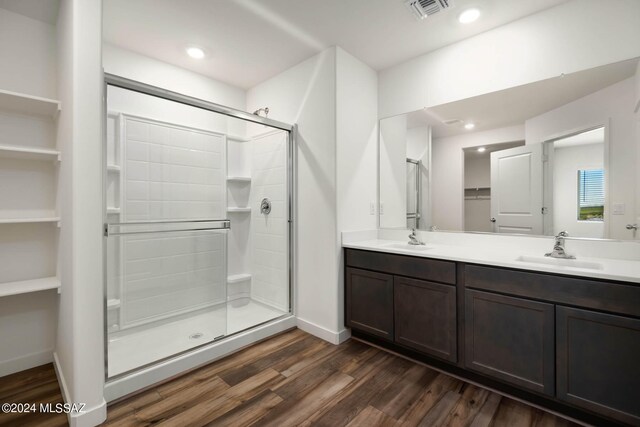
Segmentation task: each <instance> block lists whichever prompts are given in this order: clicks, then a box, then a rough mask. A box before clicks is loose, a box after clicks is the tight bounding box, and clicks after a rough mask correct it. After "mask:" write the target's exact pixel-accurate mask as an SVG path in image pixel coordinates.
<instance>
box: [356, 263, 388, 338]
mask: <svg viewBox="0 0 640 427" xmlns="http://www.w3.org/2000/svg"><path fill="white" fill-rule="evenodd" d="M345 299H346V303H347V305H346V308H347V310H346V323H347V326H349V327H350V328H355V329H360V330H362V331H363V332H367V333H369V334H372V335H375V336H378V337H381V338H384V339H386V340H389V341H393V276H391V275H389V274H383V273H377V272H374V271H367V270H361V269H358V268H347V277H346V298H345Z"/></svg>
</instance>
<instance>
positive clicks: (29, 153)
mask: <svg viewBox="0 0 640 427" xmlns="http://www.w3.org/2000/svg"><path fill="white" fill-rule="evenodd" d="M0 157H6V158H10V159H27V160H49V161H58V162H59V161H60V151H58V150H48V149H45V148H31V147H24V146H22V147H20V146H16V145H0Z"/></svg>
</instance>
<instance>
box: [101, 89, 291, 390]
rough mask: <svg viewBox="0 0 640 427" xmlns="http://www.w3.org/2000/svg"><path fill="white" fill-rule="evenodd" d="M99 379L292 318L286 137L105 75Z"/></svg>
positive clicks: (264, 122) (278, 126)
mask: <svg viewBox="0 0 640 427" xmlns="http://www.w3.org/2000/svg"><path fill="white" fill-rule="evenodd" d="M106 95H107V97H106V98H107V99H106V111H107V117H106V137H105V147H104V150H105V152H104V153H105V155H104V159H105V164H104V183H105V188H104V206H105V210H104V236H105V237H104V246H105V313H106V315H105V336H106V342H105V349H106V353H107V354H106V361H107V366H106V376H107V379H108V380H110V379H114V378H121V377H123V376H126V375H128V374H131V373H135V372H136V371H139V370H140V369H142V368H145V367H149V366H152V365H154V364H157V363H158V362H161V361H162V362H166V361H167V360H170V359H171V358H174V357H176V356H178V355H181V356H183V355H184V354H188V352H189V351H193V350H194V349H196V348H200V347H202V346H207V345H211V344H212V343H214V342H216V341H219V340H223V341H224V340H225V338H228V337H231V336H233V335H235V334H239V333H241V332H243V331H248V330H251V328H254V327H256V326H257V325H264V324H266V323H268V322H272V321H274V320H275V319H279V318H282V317H283V316H290V315H291V309H292V307H291V272H290V269H291V265H292V263H291V244H290V242H291V224H292V221H291V216H292V208H291V203H292V171H293V146H292V144H293V135H292V131H293V128H292V126H290V125H287V124H284V123H279V122H277V121H274V120H269V119H266V118H264V117H258V116H255V115H251V114H248V113H244V112H241V111H237V110H233V109H230V108H226V107H223V106H220V105H216V104H211V103H208V102H205V101H201V100H198V99H195V98H191V97H187V96H184V95H180V94H177V93H173V92H168V91H165V90H162V89H159V88H155V87H152V86H148V85H144V84H141V83H138V82H133V81H130V80H127V79H123V78H120V77H117V76H107V77H106Z"/></svg>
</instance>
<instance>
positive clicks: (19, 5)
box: [0, 0, 60, 25]
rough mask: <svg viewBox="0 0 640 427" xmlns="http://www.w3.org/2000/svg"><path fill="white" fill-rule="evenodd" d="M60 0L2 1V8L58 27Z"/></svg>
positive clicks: (0, 5)
mask: <svg viewBox="0 0 640 427" xmlns="http://www.w3.org/2000/svg"><path fill="white" fill-rule="evenodd" d="M59 7H60V0H0V8H2V9H7V10H9V11H11V12H14V13H18V14H20V15H24V16H27V17H29V18H31V19H36V20H38V21H42V22H46V23H47V24H51V25H56V21H57V20H58V8H59Z"/></svg>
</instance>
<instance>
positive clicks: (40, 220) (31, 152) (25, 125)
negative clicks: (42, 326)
mask: <svg viewBox="0 0 640 427" xmlns="http://www.w3.org/2000/svg"><path fill="white" fill-rule="evenodd" d="M0 111H2V113H3V114H7V115H9V116H12V115H13V116H15V117H16V118H18V117H19V120H16V121H8V122H7V123H11V124H8V125H7V126H8V128H7V129H4V128H0V171H1V172H3V183H4V184H6V186H4V187H3V188H0V248H1V249H2V251H3V254H4V255H3V257H6V259H3V262H6V263H8V264H9V265H12V269H11V273H9V274H7V275H6V276H0V297H6V296H10V295H19V294H25V293H30V292H39V291H44V290H49V289H57V290H58V291H59V290H60V280H59V279H58V278H57V277H56V276H55V275H56V271H55V265H56V264H57V251H56V245H55V243H54V242H55V241H56V239H57V236H56V233H57V232H58V231H57V228H56V227H55V226H56V225H57V226H59V225H60V217H59V215H58V213H57V212H56V211H57V209H56V200H57V196H56V193H57V187H56V183H57V181H58V180H57V174H58V168H57V163H58V162H60V161H61V152H60V151H59V150H58V149H57V148H56V146H55V145H56V142H55V121H56V119H57V117H58V114H59V112H60V102H59V101H57V100H54V99H48V98H42V97H38V96H34V95H29V94H23V93H17V92H12V91H8V90H1V89H0ZM14 123H20V124H19V125H14ZM34 129H36V131H34ZM34 132H35V133H34ZM17 162H20V163H19V164H20V167H15V165H17V164H18V163H17ZM47 224H52V226H49V225H47ZM13 245H16V249H18V248H20V250H19V251H17V252H16V253H18V252H19V253H20V255H19V256H17V255H16V256H14V255H13V253H14V251H13V250H12V248H13ZM25 254H26V255H25ZM34 271H38V272H39V274H42V276H44V277H41V278H35V279H34V278H33V272H34ZM22 277H24V278H25V280H21V278H22ZM27 278H29V279H27Z"/></svg>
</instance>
